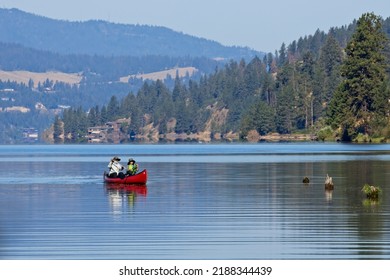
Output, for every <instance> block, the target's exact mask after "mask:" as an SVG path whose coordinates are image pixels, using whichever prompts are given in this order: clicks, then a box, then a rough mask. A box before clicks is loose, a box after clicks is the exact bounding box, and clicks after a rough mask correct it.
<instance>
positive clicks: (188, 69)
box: [119, 67, 198, 83]
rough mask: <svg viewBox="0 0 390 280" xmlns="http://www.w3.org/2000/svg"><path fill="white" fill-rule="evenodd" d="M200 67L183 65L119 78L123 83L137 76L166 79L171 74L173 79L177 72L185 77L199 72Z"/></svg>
mask: <svg viewBox="0 0 390 280" xmlns="http://www.w3.org/2000/svg"><path fill="white" fill-rule="evenodd" d="M197 71H198V69H196V68H195V67H182V68H174V69H169V70H163V71H158V72H153V73H146V74H137V75H129V76H125V77H121V78H120V79H119V80H120V81H121V82H122V83H127V82H128V80H129V79H130V78H136V79H143V80H153V81H157V80H164V79H166V77H167V76H168V75H169V76H171V77H172V78H173V79H174V78H175V77H176V73H177V74H178V75H179V77H180V78H181V77H184V76H186V75H187V73H188V75H189V76H192V75H193V74H194V73H195V72H197Z"/></svg>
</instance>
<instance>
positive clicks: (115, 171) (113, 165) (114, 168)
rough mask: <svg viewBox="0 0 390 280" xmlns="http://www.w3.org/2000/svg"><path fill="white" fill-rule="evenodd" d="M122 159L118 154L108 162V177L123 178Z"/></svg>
mask: <svg viewBox="0 0 390 280" xmlns="http://www.w3.org/2000/svg"><path fill="white" fill-rule="evenodd" d="M120 161H121V159H120V158H119V157H117V156H115V157H113V158H112V159H111V161H110V163H109V164H108V169H109V170H110V171H109V173H108V177H111V178H116V177H120V178H123V177H124V174H123V173H122V172H121V171H122V170H123V169H124V167H123V166H122V165H121V164H120V163H119V162H120Z"/></svg>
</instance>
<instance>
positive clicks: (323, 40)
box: [54, 14, 390, 142]
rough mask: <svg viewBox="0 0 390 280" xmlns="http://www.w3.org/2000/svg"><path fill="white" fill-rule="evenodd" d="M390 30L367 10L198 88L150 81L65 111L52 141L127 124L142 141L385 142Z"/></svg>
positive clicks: (232, 66)
mask: <svg viewBox="0 0 390 280" xmlns="http://www.w3.org/2000/svg"><path fill="white" fill-rule="evenodd" d="M389 33H390V20H389V19H386V20H385V21H382V19H380V18H378V17H377V16H375V15H373V14H365V15H362V17H361V18H360V19H359V20H358V21H357V22H354V23H352V24H351V25H349V26H344V27H341V28H333V29H331V30H330V31H329V32H328V33H324V32H321V31H317V32H316V33H315V34H314V35H312V36H307V37H304V38H300V39H299V40H297V41H294V42H292V43H291V44H289V45H288V46H286V45H285V44H283V45H282V46H281V48H280V50H279V51H278V52H277V53H276V54H275V55H272V54H268V55H267V56H264V57H262V58H259V57H256V58H254V59H253V60H251V61H250V62H249V63H246V62H245V61H243V60H242V61H241V62H235V61H232V62H231V63H229V64H227V65H226V66H225V67H224V68H223V69H220V70H218V71H216V72H215V73H213V74H210V75H207V76H204V77H202V78H201V79H200V81H199V82H197V81H190V82H189V84H188V85H186V84H183V83H181V82H180V81H179V80H176V82H175V86H174V88H173V90H172V91H171V90H169V89H168V88H167V87H166V86H165V85H164V84H163V83H162V82H161V81H157V82H153V83H145V84H144V85H143V87H142V88H141V89H140V90H139V91H138V92H137V93H136V94H129V95H127V96H126V97H125V98H124V99H123V100H118V99H117V98H116V97H112V98H111V100H110V102H109V103H108V104H107V105H105V106H103V107H102V108H99V107H94V108H91V110H90V111H89V113H85V112H84V111H82V110H81V109H80V108H78V109H77V108H74V109H69V110H67V111H65V113H64V116H63V118H62V119H59V118H57V119H56V122H55V124H54V139H55V140H56V141H57V142H60V141H62V140H65V141H69V142H83V141H86V139H87V137H86V134H87V127H89V126H96V125H103V124H104V123H106V122H107V121H114V120H116V119H119V118H125V119H126V120H127V122H125V123H123V124H122V127H121V132H122V133H124V134H127V135H129V136H132V137H133V136H134V135H140V136H142V137H140V139H145V138H148V136H147V135H145V134H149V135H151V134H152V132H153V133H154V135H155V133H158V137H157V140H166V139H167V135H168V134H170V133H176V134H180V133H185V134H187V135H192V134H194V133H198V134H199V133H202V132H203V133H204V132H208V133H209V134H208V135H210V140H213V139H216V137H214V136H215V135H219V136H218V139H220V137H222V138H224V137H225V138H226V136H227V135H232V134H235V135H237V138H240V139H248V136H249V135H252V136H253V135H254V134H257V135H265V134H267V133H274V132H277V133H280V134H289V133H294V132H297V131H304V132H310V133H312V134H315V135H316V137H317V138H318V139H327V138H329V139H340V140H348V141H351V140H357V139H358V138H359V137H363V138H364V139H365V140H367V141H371V140H374V139H379V141H386V139H389V138H390V129H389V127H390V119H389V115H390V112H389V108H390V106H389V100H390V93H389V59H390V56H389V54H390V52H389V44H388V38H389ZM147 127H148V130H146V128H147ZM379 128H381V129H379ZM132 137H129V138H128V139H134V137H133V138H132ZM135 139H136V138H135ZM154 139H155V140H156V137H154ZM149 140H150V139H149ZM189 140H190V138H189Z"/></svg>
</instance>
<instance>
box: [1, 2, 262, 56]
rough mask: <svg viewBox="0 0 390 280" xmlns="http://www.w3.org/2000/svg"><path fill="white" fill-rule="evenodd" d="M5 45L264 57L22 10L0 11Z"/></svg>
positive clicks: (154, 30) (148, 29) (158, 31)
mask: <svg viewBox="0 0 390 280" xmlns="http://www.w3.org/2000/svg"><path fill="white" fill-rule="evenodd" d="M0 42H3V43H16V44H20V45H23V46H26V47H30V48H34V49H38V50H46V51H52V52H56V53H59V54H87V55H104V56H133V57H140V56H146V55H161V56H172V57H178V56H191V57H207V58H217V57H222V58H225V59H241V58H246V59H251V58H253V57H254V56H256V55H257V56H259V57H263V56H264V54H265V53H263V52H259V51H255V50H252V49H250V48H248V47H236V46H233V47H227V46H223V45H222V44H220V43H218V42H216V41H212V40H207V39H203V38H197V37H195V36H191V35H186V34H183V33H180V32H176V31H173V30H171V29H169V28H165V27H158V26H147V25H134V24H116V23H110V22H106V21H102V20H89V21H85V22H76V21H73V22H72V21H65V20H55V19H50V18H47V17H43V16H38V15H34V14H31V13H26V12H23V11H21V10H18V9H0Z"/></svg>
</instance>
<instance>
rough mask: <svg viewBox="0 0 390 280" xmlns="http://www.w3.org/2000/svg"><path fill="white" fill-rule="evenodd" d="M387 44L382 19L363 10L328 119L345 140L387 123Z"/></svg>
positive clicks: (349, 47) (348, 47) (373, 132)
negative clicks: (364, 12)
mask: <svg viewBox="0 0 390 280" xmlns="http://www.w3.org/2000/svg"><path fill="white" fill-rule="evenodd" d="M386 44H388V41H387V38H386V35H385V33H384V32H383V29H382V19H381V18H380V17H378V16H376V15H374V14H373V13H367V14H363V15H362V16H361V17H360V19H359V20H358V21H357V27H356V31H355V33H354V34H353V36H352V38H351V40H350V41H349V43H348V45H347V47H346V50H345V51H346V55H347V57H346V59H345V61H344V63H343V65H342V67H341V74H342V77H343V81H342V82H341V84H340V85H339V87H338V89H337V91H336V93H335V95H334V97H333V99H332V101H331V104H330V106H329V119H328V121H329V123H330V124H332V125H333V127H334V128H339V129H340V135H342V137H343V140H347V141H348V140H353V139H354V138H356V136H357V135H358V134H359V133H362V134H365V135H368V136H374V135H375V133H376V132H378V129H379V128H380V127H383V126H386V125H388V122H389V120H388V114H389V104H388V100H389V97H390V93H389V88H388V80H387V79H388V78H387V75H386V61H385V60H386V57H385V55H384V50H385V47H386Z"/></svg>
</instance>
